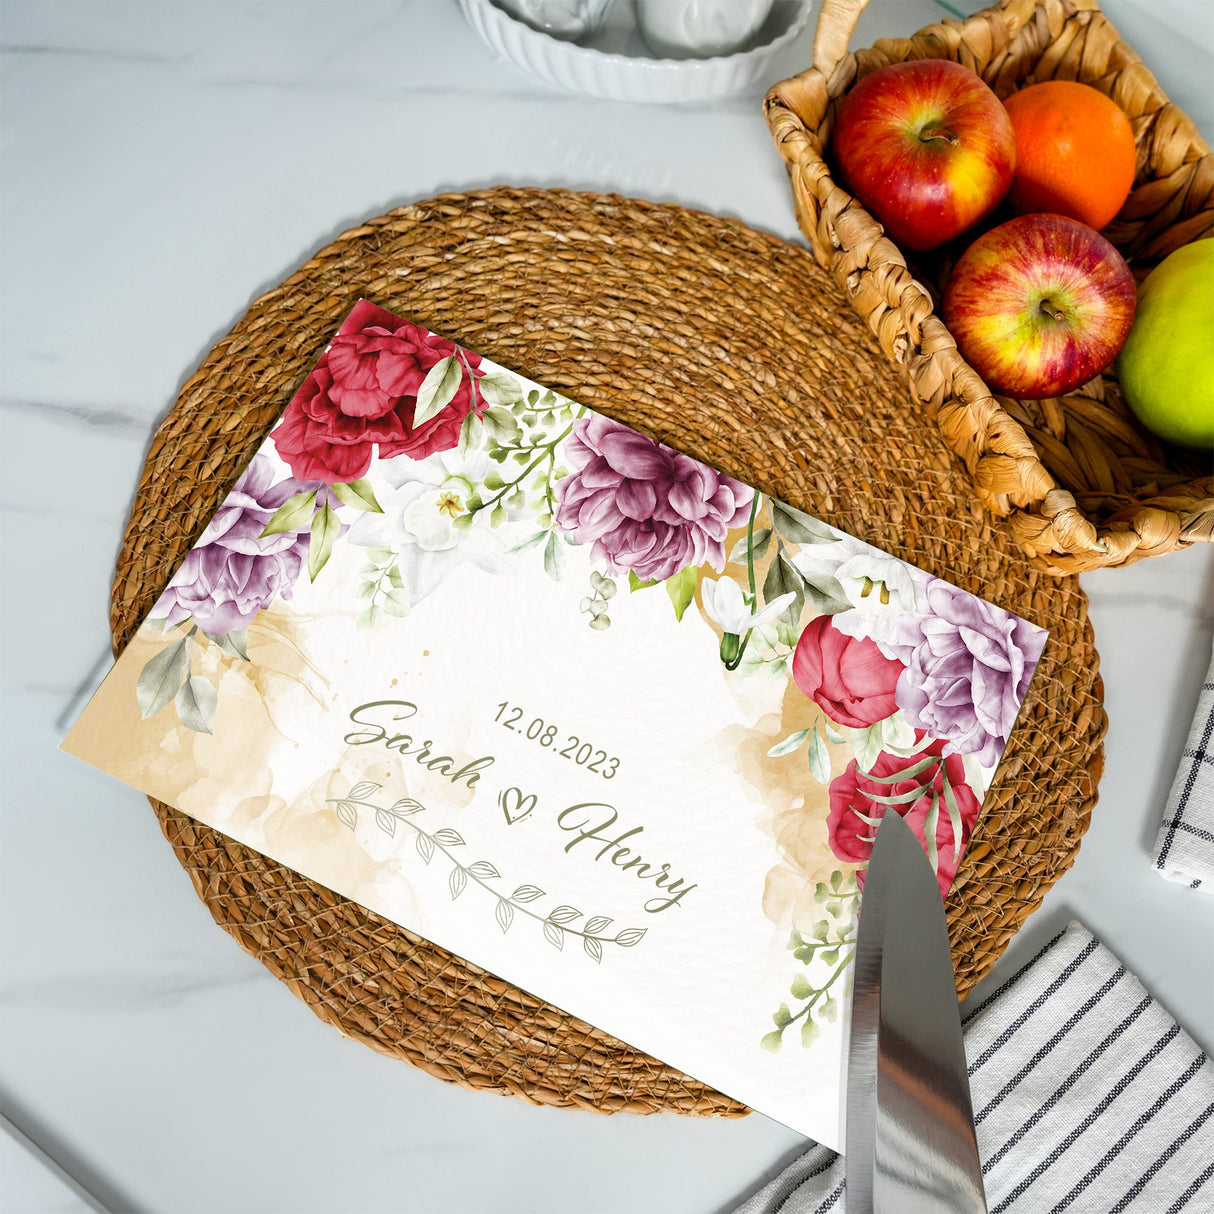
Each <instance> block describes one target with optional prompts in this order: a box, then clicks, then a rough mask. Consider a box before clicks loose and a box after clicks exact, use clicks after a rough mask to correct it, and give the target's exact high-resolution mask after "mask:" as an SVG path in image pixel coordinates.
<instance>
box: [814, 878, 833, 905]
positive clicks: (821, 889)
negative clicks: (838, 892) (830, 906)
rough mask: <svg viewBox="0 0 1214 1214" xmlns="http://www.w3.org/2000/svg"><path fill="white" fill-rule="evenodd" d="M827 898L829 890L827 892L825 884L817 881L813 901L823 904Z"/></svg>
mask: <svg viewBox="0 0 1214 1214" xmlns="http://www.w3.org/2000/svg"><path fill="white" fill-rule="evenodd" d="M829 897H830V890H828V889H827V888H826V882H825V881H819V882H818V884H817V885H815V886H814V901H815V902H825V901H826V899H827V898H829Z"/></svg>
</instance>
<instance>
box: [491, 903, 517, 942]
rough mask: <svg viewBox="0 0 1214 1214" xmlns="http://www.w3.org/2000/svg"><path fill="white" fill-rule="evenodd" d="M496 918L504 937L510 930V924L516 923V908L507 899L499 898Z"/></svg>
mask: <svg viewBox="0 0 1214 1214" xmlns="http://www.w3.org/2000/svg"><path fill="white" fill-rule="evenodd" d="M494 917H495V918H496V919H497V925H498V927H500V928H501V929H502V935H505V934H506V932H508V931H509V930H510V924H511V923H513V922H514V907H513V906H511V905H510V903H509V902H507V901H506V899H505V898H499V899H498V900H497V910H496V911H494Z"/></svg>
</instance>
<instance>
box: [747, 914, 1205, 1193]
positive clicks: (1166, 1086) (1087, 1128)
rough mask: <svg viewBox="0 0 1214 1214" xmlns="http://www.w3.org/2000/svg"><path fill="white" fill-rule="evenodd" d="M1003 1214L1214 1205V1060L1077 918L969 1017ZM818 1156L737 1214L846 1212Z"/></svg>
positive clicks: (831, 1164)
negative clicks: (1213, 1060) (1207, 1055)
mask: <svg viewBox="0 0 1214 1214" xmlns="http://www.w3.org/2000/svg"><path fill="white" fill-rule="evenodd" d="M965 1052H966V1056H967V1058H968V1059H969V1072H970V1088H971V1094H972V1097H973V1103H974V1124H975V1126H976V1128H977V1132H978V1150H979V1153H980V1154H981V1156H982V1170H983V1173H984V1174H985V1177H986V1197H987V1203H988V1206H989V1210H990V1214H1028V1212H1030V1211H1031V1212H1032V1214H1047V1212H1049V1214H1061V1211H1064V1210H1065V1211H1071V1212H1072V1214H1081V1212H1082V1214H1121V1212H1122V1211H1125V1210H1129V1211H1135V1212H1138V1214H1174V1212H1176V1211H1179V1210H1188V1211H1190V1212H1191V1214H1196V1211H1208V1210H1214V1063H1212V1062H1211V1061H1210V1059H1209V1058H1207V1057H1206V1055H1205V1054H1204V1053H1203V1052H1202V1050H1201V1049H1200V1047H1199V1046H1198V1045H1197V1044H1196V1043H1195V1042H1194V1041H1193V1040H1192V1038H1190V1037H1189V1036H1188V1034H1187V1033H1185V1032H1184V1030H1183V1029H1181V1027H1180V1026H1179V1025H1178V1024H1177V1023H1176V1021H1175V1020H1173V1019H1172V1017H1171V1016H1170V1015H1169V1014H1168V1012H1167V1011H1165V1010H1164V1008H1162V1007H1161V1006H1160V1005H1159V1004H1158V1003H1156V1002H1155V1001H1154V999H1152V998H1151V996H1150V995H1149V994H1148V993H1147V991H1146V990H1145V989H1144V988H1143V986H1142V984H1141V983H1140V982H1139V981H1138V979H1137V978H1135V977H1134V975H1133V974H1131V973H1129V972H1128V971H1127V970H1126V968H1125V966H1123V965H1122V964H1121V963H1120V962H1119V961H1118V960H1117V958H1116V957H1114V956H1113V954H1112V953H1110V952H1109V950H1108V949H1107V948H1105V947H1104V945H1102V944H1101V943H1100V942H1099V941H1098V940H1096V938H1095V937H1094V936H1092V934H1091V933H1090V932H1089V931H1088V930H1087V929H1086V928H1085V927H1083V926H1082V925H1081V924H1078V923H1072V924H1071V925H1070V927H1068V928H1067V929H1066V930H1065V931H1064V932H1062V933H1060V934H1059V935H1058V936H1056V937H1055V938H1054V939H1053V940H1051V941H1050V943H1049V944H1047V945H1046V946H1045V948H1044V949H1042V950H1041V952H1040V953H1038V954H1037V956H1036V957H1035V958H1034V959H1033V960H1032V961H1030V962H1029V963H1028V965H1026V966H1025V967H1024V969H1022V970H1021V971H1020V972H1019V973H1017V974H1016V975H1015V976H1014V977H1013V978H1011V979H1009V980H1008V981H1007V982H1006V983H1005V984H1004V985H1003V986H1002V987H1001V988H1000V989H999V990H997V991H996V992H995V993H994V994H993V995H992V996H991V997H990V998H988V999H986V1000H984V1001H983V1002H982V1003H981V1004H979V1005H978V1006H977V1007H976V1008H974V1009H973V1010H972V1011H970V1012H969V1014H968V1015H967V1016H966V1020H965ZM843 1173H844V1167H843V1159H842V1157H841V1156H839V1155H836V1154H835V1153H834V1152H833V1151H828V1150H826V1148H825V1147H813V1148H812V1149H811V1150H810V1151H809V1152H808V1153H807V1154H805V1155H803V1156H802V1157H801V1158H800V1159H798V1160H797V1162H796V1163H794V1164H793V1165H791V1166H790V1167H789V1168H787V1169H786V1170H785V1171H784V1172H783V1173H781V1175H779V1176H778V1177H777V1178H776V1179H775V1180H774V1181H772V1182H771V1183H770V1184H769V1185H768V1186H767V1187H766V1188H764V1189H762V1190H760V1191H759V1192H758V1193H756V1194H755V1195H754V1196H753V1197H751V1198H750V1199H749V1200H748V1201H746V1202H745V1203H744V1204H743V1205H741V1206H740V1207H739V1208H738V1209H737V1210H736V1211H735V1214H843V1210H844V1194H843Z"/></svg>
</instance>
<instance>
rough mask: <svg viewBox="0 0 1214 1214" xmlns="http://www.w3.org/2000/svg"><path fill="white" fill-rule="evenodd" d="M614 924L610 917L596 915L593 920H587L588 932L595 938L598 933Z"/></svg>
mask: <svg viewBox="0 0 1214 1214" xmlns="http://www.w3.org/2000/svg"><path fill="white" fill-rule="evenodd" d="M612 922H613V920H612V918H611V916H610V915H595V916H594V918H593V919H587V920H586V931H587V932H589V933H590V934H591V935H592V936H593V935H595V934H596V933H597V932H601V931H602V930H603V928H605V927H607V926H608V925H609V924H610V923H612Z"/></svg>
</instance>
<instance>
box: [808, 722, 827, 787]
mask: <svg viewBox="0 0 1214 1214" xmlns="http://www.w3.org/2000/svg"><path fill="white" fill-rule="evenodd" d="M809 771H810V774H811V775H812V776H813V778H814V779H815V780H817V781H818V783H819V784H829V783H830V753H829V752H828V751H827V749H826V743H825V742H824V741H823V740H822V735H821V734H820V733H819V732H818V731H817V730H816V729H815V730H814V731H813V733H812V734H811V735H810V739H809Z"/></svg>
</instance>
